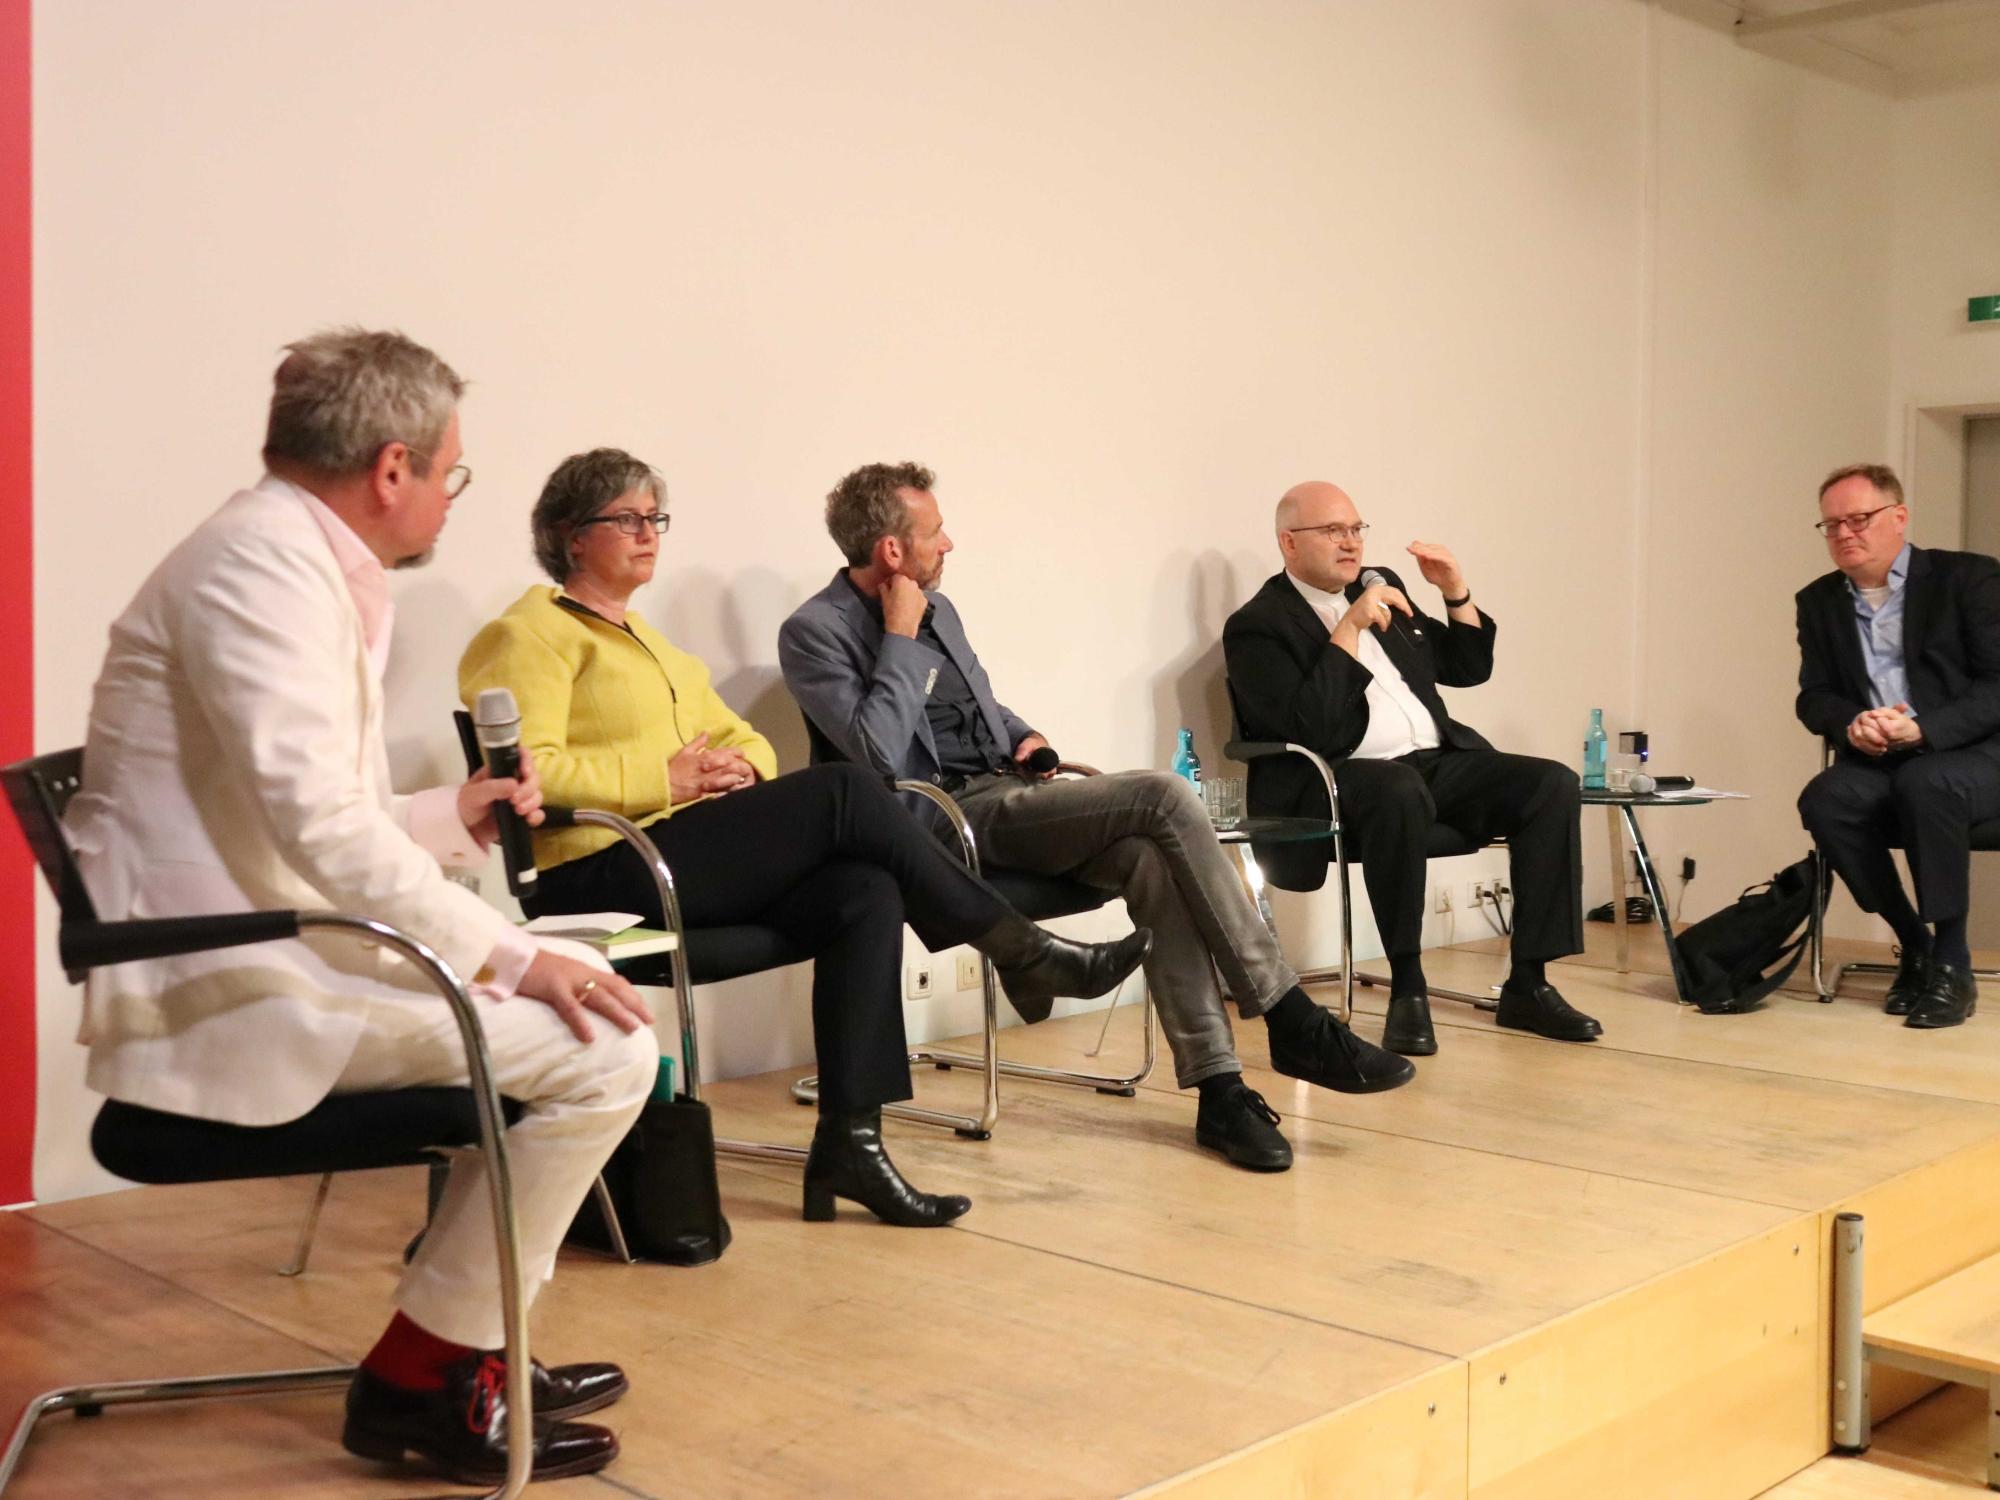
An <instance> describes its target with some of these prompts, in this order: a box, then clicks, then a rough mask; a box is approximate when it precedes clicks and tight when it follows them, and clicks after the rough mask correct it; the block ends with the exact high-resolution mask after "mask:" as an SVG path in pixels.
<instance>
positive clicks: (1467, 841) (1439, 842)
mask: <svg viewBox="0 0 2000 1500" xmlns="http://www.w3.org/2000/svg"><path fill="white" fill-rule="evenodd" d="M1485 847H1486V846H1485V845H1484V844H1482V843H1481V842H1480V841H1479V840H1478V839H1475V838H1471V837H1469V836H1467V835H1466V834H1463V833H1460V832H1459V831H1458V830H1457V829H1456V828H1452V827H1450V826H1449V825H1447V824H1444V823H1433V824H1431V836H1430V841H1429V842H1428V843H1426V844H1425V845H1424V858H1425V859H1455V858H1457V857H1458V856H1459V855H1461V854H1477V853H1478V852H1479V851H1480V850H1481V849H1484V848H1485Z"/></svg>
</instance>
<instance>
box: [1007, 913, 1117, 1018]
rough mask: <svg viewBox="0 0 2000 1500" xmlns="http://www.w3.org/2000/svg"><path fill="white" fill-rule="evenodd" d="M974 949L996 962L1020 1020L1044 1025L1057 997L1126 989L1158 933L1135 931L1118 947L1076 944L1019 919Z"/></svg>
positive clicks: (1085, 997)
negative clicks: (1123, 986)
mask: <svg viewBox="0 0 2000 1500" xmlns="http://www.w3.org/2000/svg"><path fill="white" fill-rule="evenodd" d="M973 946H975V947H976V948H978V949H979V951H980V952H982V953H984V954H986V955H987V956H988V957H989V958H991V959H992V960H993V966H994V968H995V969H997V970H998V971H999V975H1000V985H1001V988H1003V989H1004V990H1006V992H1007V1003H1008V1004H1009V1005H1012V1006H1013V1007H1014V1009H1015V1010H1017V1011H1019V1012H1020V1015H1021V1019H1022V1020H1024V1021H1040V1020H1045V1019H1046V1018H1047V1017H1048V1014H1049V1012H1050V1011H1051V1010H1052V1009H1054V1008H1055V1003H1056V996H1058V995H1070V996H1073V997H1075V998H1076V999H1079V1000H1091V999H1095V998H1096V997H1097V996H1099V995H1101V994H1103V993H1104V992H1105V991H1107V990H1109V989H1112V988H1114V987H1115V986H1116V985H1118V984H1119V983H1121V982H1122V981H1123V980H1124V978H1125V976H1126V975H1128V974H1130V973H1131V972H1132V971H1133V970H1134V969H1136V968H1138V967H1139V965H1140V964H1142V963H1144V962H1145V961H1146V955H1147V954H1149V953H1151V952H1152V951H1153V929H1152V928H1150V927H1139V928H1135V929H1134V930H1133V931H1132V932H1130V933H1129V934H1127V935H1126V936H1124V937H1122V938H1120V939H1119V940H1118V941H1117V942H1115V943H1076V942H1071V941H1070V940H1069V939H1068V938H1061V937H1057V936H1055V935H1054V934H1053V933H1049V932H1044V931H1043V930H1042V929H1041V928H1040V927H1038V926H1036V925H1035V924H1034V923H1033V922H1030V921H1029V920H1028V919H1027V918H1026V917H1018V916H1017V917H1015V918H1013V919H1011V920H1008V921H1002V922H1000V923H999V924H997V925H996V926H995V927H994V928H993V930H992V931H990V932H988V933H986V934H985V935H984V936H982V937H981V938H979V939H978V941H977V942H976V943H975V944H974V945H973Z"/></svg>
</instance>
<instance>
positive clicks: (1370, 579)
mask: <svg viewBox="0 0 2000 1500" xmlns="http://www.w3.org/2000/svg"><path fill="white" fill-rule="evenodd" d="M1361 586H1362V587H1363V588H1364V589H1392V588H1394V587H1395V586H1396V585H1395V584H1393V583H1391V582H1390V581H1389V578H1388V575H1387V574H1385V573H1384V572H1383V571H1382V570H1381V569H1380V568H1365V569H1363V570H1362V574H1361ZM1384 608H1386V609H1387V610H1388V611H1389V621H1390V623H1391V624H1393V625H1394V626H1395V627H1396V628H1397V629H1398V630H1401V629H1403V622H1402V621H1401V620H1398V619H1397V618H1396V616H1397V615H1398V614H1399V613H1400V611H1399V610H1398V609H1397V608H1396V606H1395V605H1393V604H1390V605H1385V606H1384ZM1409 633H1410V634H1412V635H1414V636H1415V637H1416V638H1417V639H1418V640H1422V639H1423V638H1424V631H1423V627H1422V626H1421V625H1419V626H1417V627H1415V628H1414V629H1413V630H1412V631H1410V632H1409Z"/></svg>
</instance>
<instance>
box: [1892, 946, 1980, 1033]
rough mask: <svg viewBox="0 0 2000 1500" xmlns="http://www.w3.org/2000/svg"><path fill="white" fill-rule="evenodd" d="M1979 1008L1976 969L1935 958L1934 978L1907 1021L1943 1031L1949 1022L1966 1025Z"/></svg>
mask: <svg viewBox="0 0 2000 1500" xmlns="http://www.w3.org/2000/svg"><path fill="white" fill-rule="evenodd" d="M1977 1009H1979V981H1978V980H1977V979H1974V978H1973V977H1972V970H1970V969H1961V968H1960V967H1959V966H1958V965H1957V964H1941V963H1936V962H1933V963H1932V964H1931V976H1930V982H1929V983H1928V984H1926V985H1925V986H1924V992H1923V994H1922V995H1920V996H1919V997H1918V998H1917V1004H1916V1008H1915V1009H1913V1010H1912V1011H1911V1012H1910V1014H1909V1017H1908V1018H1907V1019H1906V1020H1905V1021H1904V1022H1903V1024H1904V1025H1905V1026H1910V1027H1914V1028H1915V1029H1916V1030H1918V1031H1942V1030H1943V1029H1944V1028H1945V1027H1947V1026H1962V1025H1964V1024H1965V1021H1966V1018H1967V1017H1969V1016H1970V1015H1971V1014H1972V1013H1973V1012H1974V1011H1975V1010H1977Z"/></svg>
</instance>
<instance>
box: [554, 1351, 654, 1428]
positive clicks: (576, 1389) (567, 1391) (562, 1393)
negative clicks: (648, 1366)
mask: <svg viewBox="0 0 2000 1500" xmlns="http://www.w3.org/2000/svg"><path fill="white" fill-rule="evenodd" d="M534 1367H535V1369H534V1376H533V1379H532V1381H531V1382H530V1389H531V1390H532V1392H533V1393H534V1398H535V1415H536V1416H538V1417H548V1418H550V1419H551V1420H552V1421H557V1422H561V1421H566V1420H568V1419H569V1418H571V1417H580V1416H583V1415H584V1414H585V1413H586V1412H593V1411H602V1410H603V1409H604V1408H605V1407H607V1406H609V1405H610V1404H611V1403H612V1402H614V1401H616V1400H617V1399H618V1398H619V1397H620V1396H622V1395H624V1394H625V1393H626V1392H627V1391H629V1390H631V1389H632V1382H631V1381H629V1380H627V1379H626V1378H625V1372H624V1371H623V1370H621V1369H619V1368H618V1366H616V1365H613V1364H603V1363H592V1364H580V1365H556V1366H554V1367H553V1368H551V1367H550V1366H548V1365H545V1364H543V1363H542V1362H541V1361H540V1360H539V1359H538V1360H535V1361H534Z"/></svg>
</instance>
